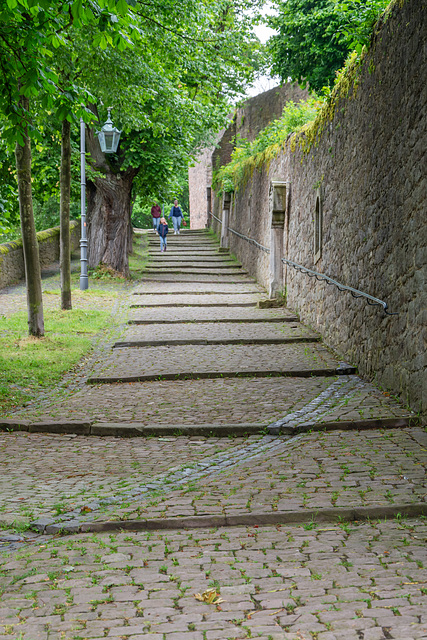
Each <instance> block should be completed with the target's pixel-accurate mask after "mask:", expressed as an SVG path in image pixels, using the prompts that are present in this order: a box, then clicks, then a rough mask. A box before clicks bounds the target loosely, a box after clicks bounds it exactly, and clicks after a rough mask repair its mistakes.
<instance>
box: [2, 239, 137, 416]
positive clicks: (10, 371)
mask: <svg viewBox="0 0 427 640" xmlns="http://www.w3.org/2000/svg"><path fill="white" fill-rule="evenodd" d="M133 248H134V250H133V252H132V254H131V255H130V256H129V266H130V280H136V279H138V278H140V277H141V274H142V272H143V270H144V267H145V266H146V264H147V261H148V243H147V239H146V238H145V237H135V238H134V247H133ZM79 278H80V276H79V274H78V273H73V274H72V283H73V285H78V281H79ZM43 285H44V286H43V289H44V291H43V306H44V323H45V335H44V337H43V338H33V337H31V336H29V335H28V324H27V312H26V311H24V310H20V311H17V312H15V313H12V314H10V315H8V316H2V315H0V414H2V415H5V414H7V413H9V412H11V411H12V410H15V409H17V408H19V407H21V406H22V405H25V403H27V402H29V401H30V400H33V399H34V397H35V396H36V395H37V393H39V392H43V391H46V390H47V389H50V388H52V387H53V386H55V384H56V383H58V382H59V381H60V380H61V378H62V377H63V376H64V374H65V373H66V372H67V371H70V370H72V369H73V368H74V366H75V365H76V364H77V362H78V361H79V360H80V359H81V358H82V357H83V356H85V355H86V354H87V353H88V352H89V351H90V350H91V348H92V344H93V339H94V337H95V336H96V335H97V334H99V333H100V332H101V331H103V330H104V329H106V328H107V327H109V326H111V323H112V312H113V309H114V307H115V305H116V302H117V298H118V297H120V295H123V294H125V292H126V290H128V287H129V280H126V279H125V278H123V277H115V276H114V274H113V273H111V272H109V271H108V270H99V275H98V276H97V277H95V278H91V277H90V278H89V289H88V290H87V291H80V290H79V289H75V290H74V291H72V305H73V309H72V310H70V311H62V310H61V309H59V308H56V307H59V305H60V303H59V297H60V289H59V282H58V276H57V275H56V276H52V277H51V278H48V279H47V280H44V283H43ZM22 295H23V296H24V295H25V294H22ZM19 306H20V308H21V309H23V307H24V304H22V305H21V304H19Z"/></svg>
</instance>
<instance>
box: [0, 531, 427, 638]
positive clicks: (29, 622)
mask: <svg viewBox="0 0 427 640" xmlns="http://www.w3.org/2000/svg"><path fill="white" fill-rule="evenodd" d="M426 529H427V528H426V525H425V522H424V521H422V520H416V519H414V520H403V521H392V522H372V523H367V524H358V525H351V526H349V525H348V524H346V523H343V524H342V525H341V527H340V526H327V527H313V528H311V529H307V528H304V527H296V526H293V527H292V526H285V525H283V526H280V525H278V526H276V527H262V528H261V527H260V528H251V527H244V528H230V529H213V530H197V529H196V530H192V531H191V532H188V531H177V532H168V533H167V535H166V534H164V533H161V532H152V533H132V532H126V533H118V534H116V535H92V534H83V535H79V536H70V537H67V538H65V539H61V538H60V539H53V540H51V541H47V542H46V541H43V543H42V544H40V543H39V544H37V542H36V543H34V544H33V545H32V546H31V547H30V548H29V549H28V550H27V551H26V552H25V553H20V552H15V553H13V554H11V555H10V557H8V558H3V559H2V560H1V561H0V562H1V565H0V569H1V571H2V574H1V577H0V587H1V588H2V589H4V593H3V597H2V603H1V607H0V640H9V639H10V638H18V637H19V638H20V639H21V640H36V639H37V640H60V639H61V638H62V639H63V638H65V639H66V640H68V639H70V640H71V639H75V638H79V639H81V640H89V639H95V640H100V639H101V638H105V637H108V638H129V640H142V639H147V640H148V639H150V640H173V639H175V640H181V639H182V640H205V639H206V640H215V639H218V640H225V639H226V638H227V639H230V640H233V639H238V638H261V639H262V640H271V639H273V640H313V639H314V638H316V640H335V639H338V640H361V639H363V640H381V639H385V638H389V639H395V640H415V639H418V638H426V636H427V620H426V614H425V612H426V593H427V590H426V589H425V575H424V571H423V568H422V567H423V563H424V562H425V561H426V554H425V547H424V546H423V539H424V538H425V535H426ZM209 588H214V589H215V590H216V591H217V593H218V594H219V596H220V597H221V599H222V602H220V604H219V605H216V606H215V605H208V604H206V603H204V602H200V601H198V600H197V599H196V598H195V594H196V593H204V592H205V591H206V590H207V589H209ZM313 634H315V635H313Z"/></svg>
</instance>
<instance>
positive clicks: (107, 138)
mask: <svg viewBox="0 0 427 640" xmlns="http://www.w3.org/2000/svg"><path fill="white" fill-rule="evenodd" d="M107 110H108V118H107V121H106V122H105V123H104V126H103V127H102V129H101V131H97V136H98V140H99V144H100V146H101V151H103V152H104V153H116V151H117V147H118V146H119V140H120V134H121V131H119V130H118V129H116V127H113V123H112V121H111V107H108V109H107ZM80 175H81V188H80V209H81V221H82V223H81V229H82V233H81V239H80V267H81V271H80V289H81V290H82V291H84V290H85V289H88V288H89V280H88V275H87V226H86V140H85V123H84V121H83V118H80Z"/></svg>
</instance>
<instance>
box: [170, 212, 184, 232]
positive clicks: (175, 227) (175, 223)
mask: <svg viewBox="0 0 427 640" xmlns="http://www.w3.org/2000/svg"><path fill="white" fill-rule="evenodd" d="M181 222H182V217H181V216H172V224H173V230H174V231H175V232H176V231H179V229H180V227H181Z"/></svg>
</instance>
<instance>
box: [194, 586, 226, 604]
mask: <svg viewBox="0 0 427 640" xmlns="http://www.w3.org/2000/svg"><path fill="white" fill-rule="evenodd" d="M194 597H195V598H196V600H199V601H200V602H206V604H220V602H224V600H223V599H222V598H220V597H219V592H218V591H217V590H216V589H206V591H203V593H202V594H200V593H195V594H194Z"/></svg>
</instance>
